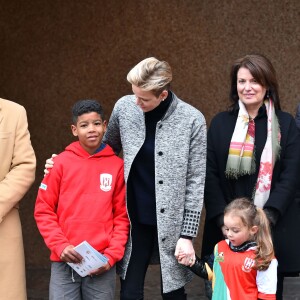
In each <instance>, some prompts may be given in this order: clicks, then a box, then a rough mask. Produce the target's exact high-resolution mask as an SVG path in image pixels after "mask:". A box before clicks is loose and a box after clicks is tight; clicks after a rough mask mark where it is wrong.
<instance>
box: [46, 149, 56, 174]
mask: <svg viewBox="0 0 300 300" xmlns="http://www.w3.org/2000/svg"><path fill="white" fill-rule="evenodd" d="M55 156H57V154H52V156H51V158H48V159H47V160H46V163H45V169H44V176H46V175H47V174H49V172H50V171H49V170H48V169H52V168H53V165H54V161H53V159H52V158H53V157H55Z"/></svg>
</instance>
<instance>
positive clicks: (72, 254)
mask: <svg viewBox="0 0 300 300" xmlns="http://www.w3.org/2000/svg"><path fill="white" fill-rule="evenodd" d="M60 259H61V260H62V261H64V262H69V263H73V264H79V263H80V262H81V261H82V259H83V257H82V256H81V255H80V254H79V253H78V252H76V251H75V250H74V246H73V245H69V246H67V247H66V248H65V249H64V250H63V252H62V253H61V255H60Z"/></svg>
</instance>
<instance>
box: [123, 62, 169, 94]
mask: <svg viewBox="0 0 300 300" xmlns="http://www.w3.org/2000/svg"><path fill="white" fill-rule="evenodd" d="M127 81H128V82H130V83H131V84H133V85H135V86H137V87H139V88H141V89H143V90H145V91H151V92H153V94H154V95H156V96H158V95H160V94H161V92H162V91H163V90H168V89H169V87H170V83H171V81H172V70H171V67H170V65H169V64H168V63H167V62H166V61H159V60H158V59H157V58H155V57H149V58H146V59H144V60H142V61H141V62H139V63H138V64H137V65H136V66H134V67H133V68H132V69H131V70H130V71H129V73H128V74H127Z"/></svg>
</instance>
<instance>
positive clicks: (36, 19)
mask: <svg viewBox="0 0 300 300" xmlns="http://www.w3.org/2000/svg"><path fill="white" fill-rule="evenodd" d="M299 20H300V2H299V1H298V0H290V1H288V0H281V1H278V0H273V1H272V0H260V1H238V0H228V1H217V0H202V1H201V0H173V1H162V0H153V1H149V0H139V1H134V0H126V1H121V0H119V1H117V0H101V1H91V0H85V1H76V0H64V1H59V0H51V1H34V0H27V1H17V0H10V1H3V0H2V1H1V9H0V41H1V55H0V64H1V72H0V97H1V98H6V99H10V100H12V101H15V102H18V103H20V104H22V105H24V106H25V108H26V110H27V114H28V119H29V129H30V132H31V138H32V143H33V146H34V149H35V152H36V156H37V161H38V164H37V173H36V182H35V184H34V185H33V186H32V188H31V189H30V191H29V192H28V194H27V195H26V196H25V198H24V199H23V201H22V204H21V217H22V224H23V232H24V243H25V255H26V264H27V268H31V269H34V268H48V267H49V252H48V250H47V249H46V247H45V246H44V242H43V240H42V238H41V237H40V235H39V233H38V231H37V228H36V225H35V222H34V219H33V208H34V203H35V197H36V193H37V189H38V185H39V183H40V181H41V180H42V177H43V169H44V163H45V160H46V158H48V157H49V156H50V155H51V154H52V153H58V152H60V151H62V150H63V149H64V147H65V146H66V145H67V144H68V143H70V142H71V141H72V136H71V131H70V108H71V106H72V104H73V103H74V102H75V101H76V100H79V99H84V98H95V99H98V100H99V101H101V102H102V104H103V105H104V107H105V110H106V116H107V118H109V115H110V113H111V111H112V108H113V105H114V103H115V101H116V100H117V99H118V98H120V97H121V96H123V95H125V94H128V93H131V88H130V85H129V84H127V82H126V74H127V72H128V71H129V70H130V68H131V67H133V66H134V65H135V64H136V63H138V62H139V61H140V60H142V59H144V58H146V57H149V56H155V57H157V58H159V59H162V60H166V61H168V62H169V63H170V65H171V66H172V69H173V73H174V80H173V84H172V90H173V91H174V92H175V93H176V94H177V96H179V97H180V98H181V99H183V100H185V101H186V102H188V103H190V104H192V105H194V106H195V107H197V108H198V109H200V110H201V111H202V112H203V114H204V115H205V117H206V120H207V123H208V124H209V122H210V120H211V118H212V116H213V115H215V114H216V113H217V112H218V111H220V110H224V109H225V108H226V107H227V105H228V103H229V101H228V96H227V95H228V91H229V70H230V66H231V63H232V62H233V61H234V60H235V59H237V58H239V57H241V56H243V55H245V54H247V53H253V52H255V53H262V54H265V55H266V56H267V57H269V58H270V60H271V61H272V62H273V64H274V66H275V69H276V70H277V74H278V80H279V84H280V95H281V99H282V108H283V110H286V111H288V112H290V113H292V114H294V113H295V108H296V105H297V103H298V102H299V101H300V97H299V95H300V84H299V78H300V40H299V39H300V24H299ZM12 117H13V116H12ZM197 243H198V244H197V251H198V252H199V249H200V244H201V232H200V234H199V237H198V239H197Z"/></svg>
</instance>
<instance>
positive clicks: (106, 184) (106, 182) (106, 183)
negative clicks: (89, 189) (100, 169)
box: [100, 173, 112, 192]
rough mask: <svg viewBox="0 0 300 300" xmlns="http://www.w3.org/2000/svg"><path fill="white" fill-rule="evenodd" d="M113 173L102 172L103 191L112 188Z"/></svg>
mask: <svg viewBox="0 0 300 300" xmlns="http://www.w3.org/2000/svg"><path fill="white" fill-rule="evenodd" d="M111 183H112V175H111V174H106V173H103V174H100V189H101V190H102V191H103V192H108V191H110V190H111Z"/></svg>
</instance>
